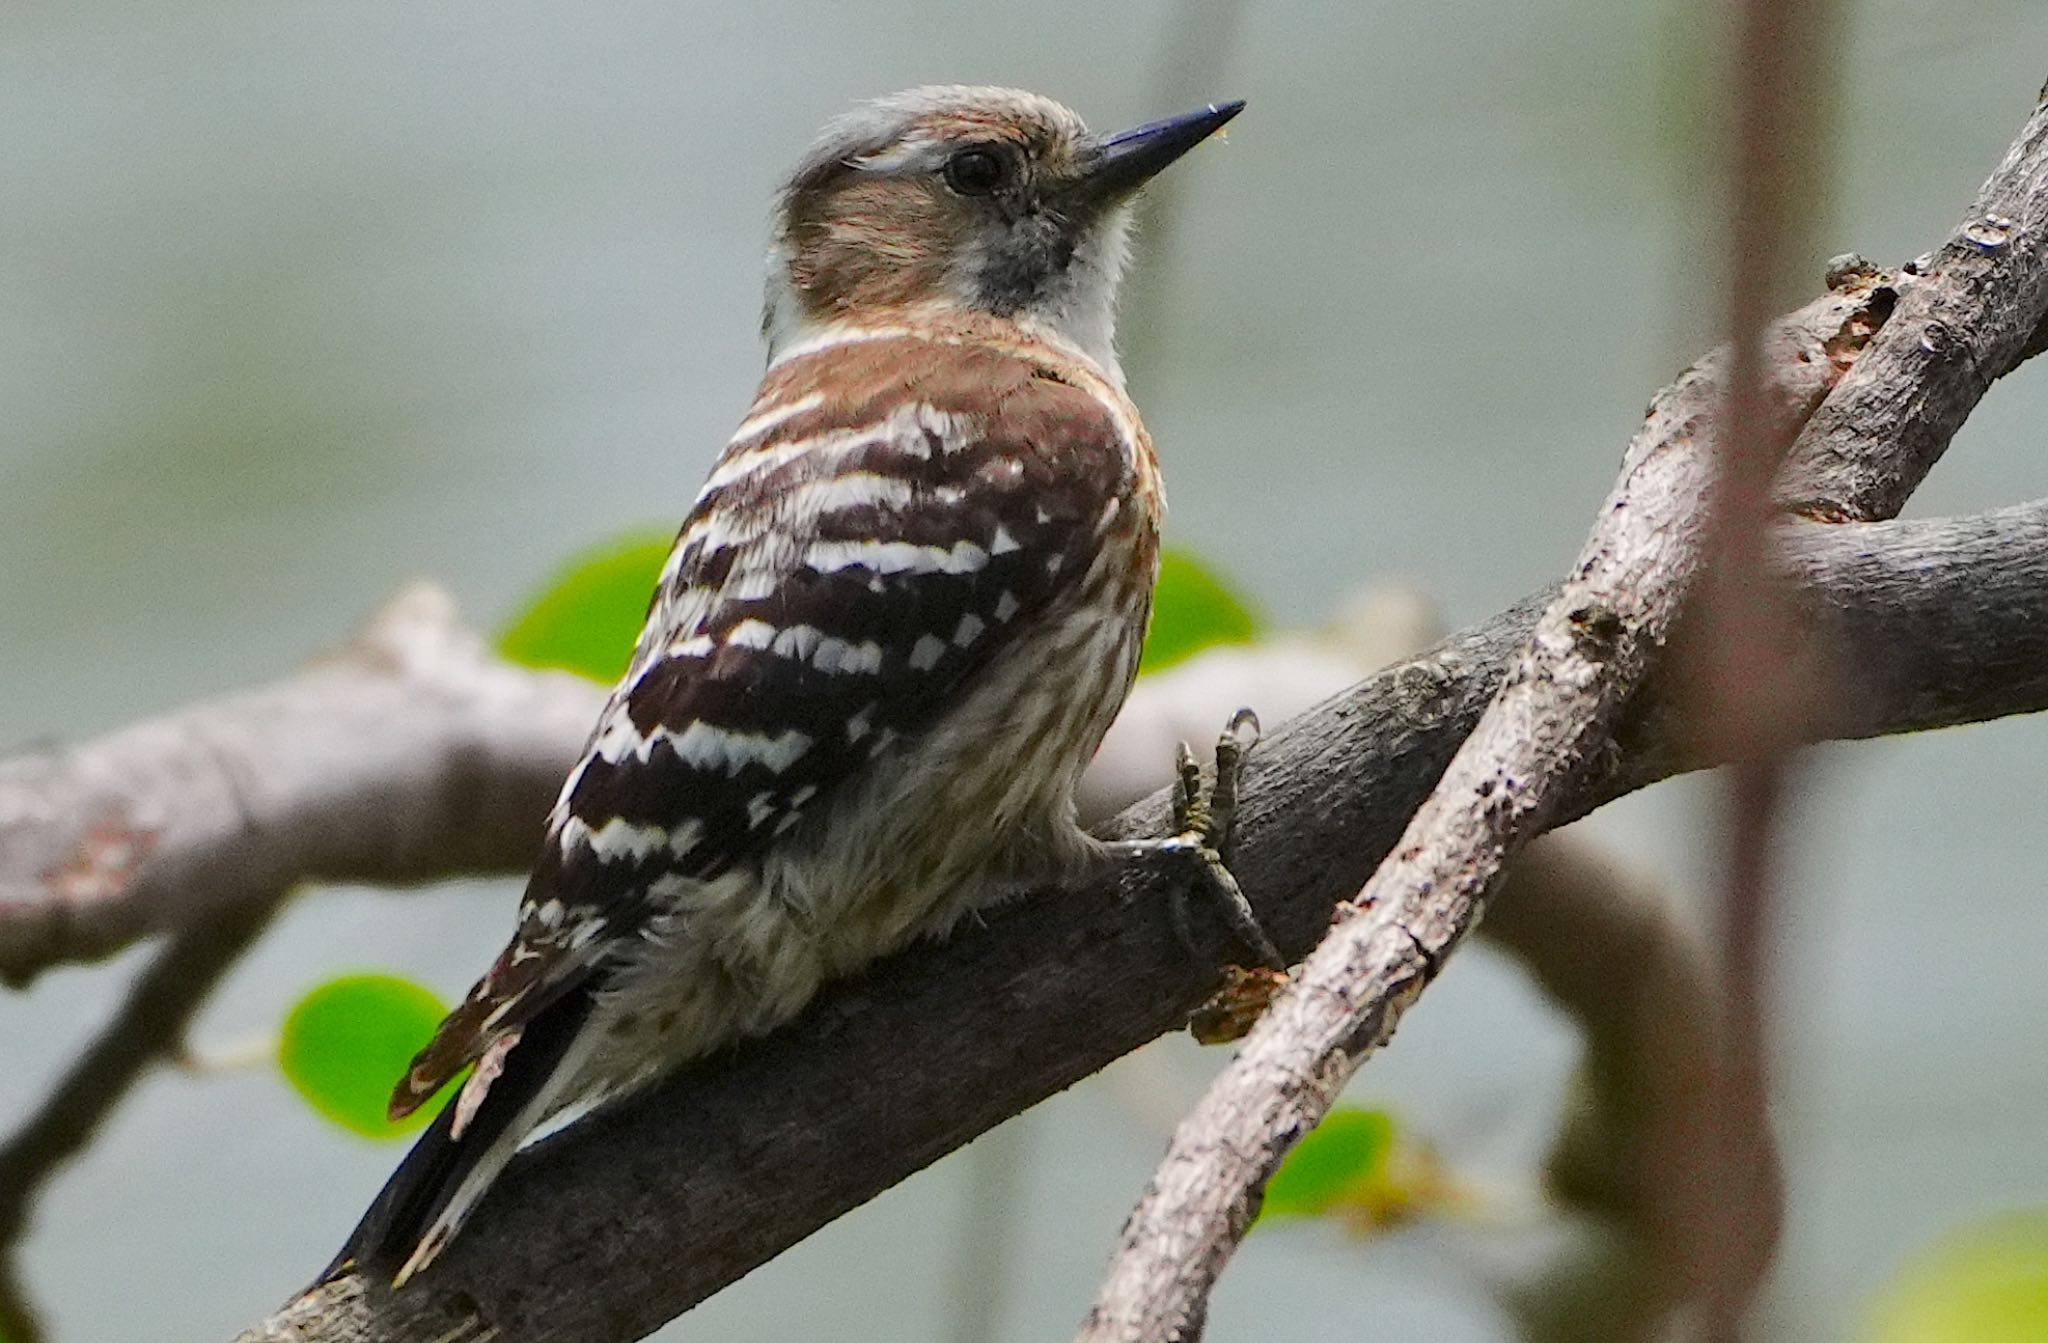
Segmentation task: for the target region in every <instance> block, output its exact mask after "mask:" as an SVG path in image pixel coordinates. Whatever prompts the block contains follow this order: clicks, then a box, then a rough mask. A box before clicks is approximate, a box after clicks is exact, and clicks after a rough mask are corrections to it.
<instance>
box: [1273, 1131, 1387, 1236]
mask: <svg viewBox="0 0 2048 1343" xmlns="http://www.w3.org/2000/svg"><path fill="white" fill-rule="evenodd" d="M1396 1133H1397V1129H1396V1126H1395V1123H1394V1117H1393V1116H1392V1115H1390V1114H1388V1113H1387V1112H1386V1111H1384V1110H1367V1109H1362V1108H1360V1107H1358V1106H1351V1105H1345V1106H1339V1107H1337V1108H1336V1109H1334V1110H1332V1111H1330V1113H1329V1114H1328V1115H1325V1116H1324V1117H1323V1122H1322V1123H1320V1124H1318V1125H1316V1126H1315V1128H1314V1129H1312V1130H1310V1132H1309V1134H1308V1136H1307V1137H1305V1138H1303V1139H1302V1140H1301V1141H1300V1143H1298V1144H1296V1146H1295V1148H1294V1150H1293V1151H1292V1152H1289V1153H1288V1154H1287V1159H1286V1160H1285V1161H1283V1162H1281V1163H1280V1169H1279V1170H1277V1171H1275V1172H1273V1178H1272V1179H1271V1180H1269V1181H1267V1183H1266V1201H1265V1203H1264V1204H1263V1205H1262V1206H1261V1208H1260V1211H1259V1216H1260V1218H1261V1219H1264V1218H1267V1217H1322V1216H1325V1215H1327V1214H1328V1213H1330V1212H1332V1211H1334V1210H1336V1209H1338V1208H1341V1207H1344V1206H1346V1205H1350V1204H1355V1203H1357V1202H1358V1201H1359V1200H1360V1198H1361V1197H1362V1196H1364V1195H1366V1194H1368V1193H1369V1192H1370V1191H1371V1190H1372V1189H1374V1188H1375V1187H1376V1186H1378V1185H1380V1184H1381V1183H1383V1182H1384V1180H1385V1177H1386V1175H1387V1171H1388V1166H1389V1161H1388V1158H1389V1157H1391V1156H1392V1155H1393V1151H1394V1139H1395V1137H1396Z"/></svg>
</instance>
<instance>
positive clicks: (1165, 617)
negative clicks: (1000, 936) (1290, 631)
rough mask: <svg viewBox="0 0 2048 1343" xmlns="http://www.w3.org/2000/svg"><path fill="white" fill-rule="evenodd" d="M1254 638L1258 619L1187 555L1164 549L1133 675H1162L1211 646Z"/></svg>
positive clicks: (1174, 548) (1202, 563)
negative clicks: (1148, 625)
mask: <svg viewBox="0 0 2048 1343" xmlns="http://www.w3.org/2000/svg"><path fill="white" fill-rule="evenodd" d="M1258 637H1259V620H1258V617H1257V616H1255V615H1254V614H1252V610H1251V607H1250V606H1249V605H1248V604H1247V603H1246V601H1245V599H1244V598H1242V597H1240V596H1239V595H1238V594H1237V592H1236V591H1234V590H1233V589H1232V588H1231V587H1230V585H1229V584H1227V583H1225V582H1224V580H1223V578H1222V576H1221V575H1220V574H1218V573H1217V572H1216V571H1215V570H1214V569H1212V568H1211V567H1210V566H1209V565H1208V563H1207V562H1205V561H1204V560H1203V559H1202V558H1201V557H1200V556H1198V555H1196V554H1195V553H1194V552H1193V551H1191V550H1187V549H1185V548H1183V547H1179V546H1168V547H1167V548H1166V551H1165V553H1164V554H1163V555H1161V556H1160V558H1159V587H1158V589H1157V590H1156V591H1155V592H1154V593H1153V596H1152V629H1151V631H1150V632H1149V633H1148V634H1147V635H1146V636H1145V655H1144V657H1143V658H1142V659H1141V660H1140V661H1139V663H1138V674H1139V675H1141V676H1142V675H1144V674H1145V673H1146V672H1156V671H1164V670H1165V669H1166V668H1168V667H1171V666H1172V665H1173V664H1175V663H1176V662H1184V661H1186V660H1187V659H1188V658H1191V657H1193V656H1194V655H1195V654H1197V653H1199V652H1201V651H1202V650H1203V649H1205V648H1209V647H1211V646H1213V645H1215V644H1248V643H1250V642H1251V641H1252V640H1254V639H1256V638H1258Z"/></svg>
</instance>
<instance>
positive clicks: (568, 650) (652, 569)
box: [498, 531, 674, 682]
mask: <svg viewBox="0 0 2048 1343" xmlns="http://www.w3.org/2000/svg"><path fill="white" fill-rule="evenodd" d="M673 541H674V536H673V535H672V534H671V533H668V532H653V531H634V532H627V533H625V534H624V535H621V536H615V537H613V538H612V539H611V540H609V541H606V542H604V543H602V544H601V545H596V546H592V547H591V548H589V549H588V550H584V551H579V552H578V553H577V554H575V555H573V556H571V557H570V558H569V561H568V563H566V564H564V565H563V566H562V567H561V568H560V569H559V570H557V571H556V573H555V575H554V577H553V578H551V579H550V580H548V583H547V585H546V586H545V587H544V588H542V589H541V591H540V593H539V595H537V596H535V597H534V599H533V600H532V601H530V602H528V603H527V605H526V610H525V611H524V612H523V613H522V614H521V615H520V616H519V617H518V619H516V620H514V621H513V622H512V623H511V625H510V626H508V627H507V628H506V630H505V632H504V633H503V634H501V635H499V636H498V651H499V652H501V653H503V654H504V655H505V656H506V657H508V658H510V659H511V660H512V661H514V662H517V663H520V664H522V665H524V666H528V667H558V668H561V669H563V670H565V671H572V672H578V673H581V674H582V675H584V676H588V677H590V678H591V679H592V680H596V681H604V682H611V681H615V680H617V679H618V678H619V676H620V675H621V674H622V673H623V672H624V671H625V670H626V663H627V661H628V660H629V659H630V658H631V657H632V655H633V642H634V640H635V639H637V638H638V637H639V635H640V627H641V625H642V624H644V623H645V622H646V620H647V603H648V599H649V598H650V597H651V596H652V595H653V593H654V585H655V583H656V582H658V581H659V580H660V578H661V566H662V564H663V562H664V561H666V560H667V558H668V552H669V547H670V545H671V544H672V543H673Z"/></svg>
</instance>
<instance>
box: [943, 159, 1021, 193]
mask: <svg viewBox="0 0 2048 1343" xmlns="http://www.w3.org/2000/svg"><path fill="white" fill-rule="evenodd" d="M940 171H941V172H942V173H943V175H944V176H945V179H946V185H947V186H949V187H951V188H953V190H955V191H957V192H959V193H960V194H961V195H963V196H986V195H988V194H989V193H990V192H991V191H994V190H995V189H996V188H997V187H999V186H1001V185H1002V184H1003V178H1004V177H1005V176H1006V175H1007V170H1006V169H1005V168H1004V166H1003V156H1002V155H1000V154H998V153H997V152H996V151H995V150H993V149H963V150H961V151H960V152H959V153H957V154H955V155H953V157H951V158H949V159H947V160H946V166H945V167H944V168H943V169H941V170H940Z"/></svg>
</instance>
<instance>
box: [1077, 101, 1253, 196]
mask: <svg viewBox="0 0 2048 1343" xmlns="http://www.w3.org/2000/svg"><path fill="white" fill-rule="evenodd" d="M1242 111H1244V100H1243V99H1242V98H1239V99H1237V100H1235V101H1233V102H1227V103H1210V104H1209V105H1208V106H1207V107H1204V108H1199V109H1197V110H1196V111H1193V112H1184V113H1182V114H1181V115H1180V116H1177V117H1167V118H1166V119H1165V120H1164V121H1148V122H1146V123H1145V124H1144V125H1142V126H1134V127H1132V128H1131V129H1130V130H1127V131H1118V132H1117V133H1116V134H1115V135H1111V136H1107V137H1105V138H1104V139H1103V140H1101V141H1100V142H1099V143H1098V145H1097V146H1096V154H1095V157H1094V159H1093V160H1092V161H1091V162H1090V163H1089V164H1088V165H1087V167H1086V168H1084V169H1083V170H1082V178H1081V186H1082V189H1083V190H1085V191H1087V192H1088V193H1089V194H1090V195H1093V196H1096V197H1099V198H1102V199H1108V200H1115V199H1120V198H1122V197H1124V196H1128V195H1130V194H1131V193H1132V192H1133V191H1136V190H1137V189H1138V188H1139V187H1141V186H1143V185H1145V183H1146V182H1148V181H1150V180H1151V179H1152V177H1153V176H1154V175H1155V174H1157V173H1158V172H1159V170H1160V169H1162V168H1164V167H1165V166H1166V165H1167V164H1169V163H1171V162H1173V161H1174V160H1175V159H1177V158H1179V157H1180V156H1181V155H1183V154H1185V153H1187V152H1188V151H1189V150H1190V149H1193V148H1194V147H1195V146H1196V145H1198V144H1200V143H1201V142H1202V141H1204V140H1206V139H1208V138H1209V137H1210V136H1211V135H1214V134H1215V133H1216V132H1217V131H1218V130H1220V129H1222V126H1223V123H1224V122H1226V121H1228V120H1230V119H1231V118H1232V117H1234V116H1236V115H1237V114H1238V113H1239V112H1242Z"/></svg>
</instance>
